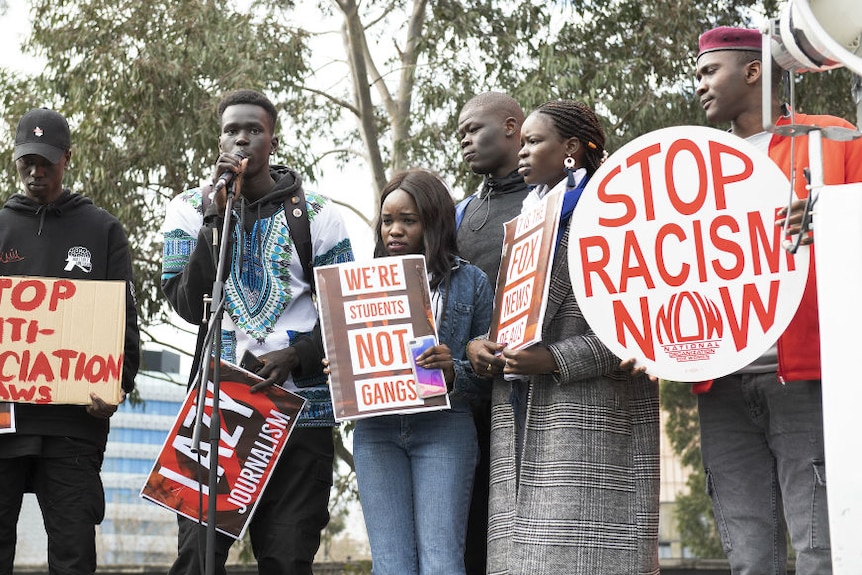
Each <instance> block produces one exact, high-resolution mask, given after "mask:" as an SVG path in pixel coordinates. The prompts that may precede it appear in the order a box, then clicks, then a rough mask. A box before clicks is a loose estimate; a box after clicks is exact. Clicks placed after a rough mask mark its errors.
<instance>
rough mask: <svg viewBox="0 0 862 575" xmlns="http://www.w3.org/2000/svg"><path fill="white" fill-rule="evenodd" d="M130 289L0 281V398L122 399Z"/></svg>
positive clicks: (46, 280) (49, 400)
mask: <svg viewBox="0 0 862 575" xmlns="http://www.w3.org/2000/svg"><path fill="white" fill-rule="evenodd" d="M126 289H127V288H126V284H125V282H123V281H92V280H67V279H57V278H42V277H34V276H20V277H0V401H13V402H22V403H66V404H79V405H86V404H88V403H90V392H95V393H97V394H98V395H99V397H101V398H102V399H103V400H105V401H106V402H108V403H113V404H117V403H119V401H120V383H121V378H122V375H123V345H124V342H125V328H126Z"/></svg>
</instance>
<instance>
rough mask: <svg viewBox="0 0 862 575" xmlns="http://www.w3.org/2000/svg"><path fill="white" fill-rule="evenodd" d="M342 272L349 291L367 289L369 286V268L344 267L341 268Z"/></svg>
mask: <svg viewBox="0 0 862 575" xmlns="http://www.w3.org/2000/svg"><path fill="white" fill-rule="evenodd" d="M342 273H343V274H344V279H345V281H346V282H347V287H348V289H349V290H350V291H356V290H358V289H368V288H369V287H371V281H370V273H371V270H370V269H369V268H352V267H345V268H344V269H343V270H342Z"/></svg>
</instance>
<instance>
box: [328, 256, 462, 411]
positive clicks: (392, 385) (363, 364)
mask: <svg viewBox="0 0 862 575" xmlns="http://www.w3.org/2000/svg"><path fill="white" fill-rule="evenodd" d="M314 273H315V281H316V282H317V305H318V308H319V310H320V324H321V327H322V329H323V343H324V346H325V348H326V356H327V358H328V359H329V370H330V385H331V389H332V403H333V407H334V408H335V419H336V420H338V421H343V420H346V419H359V418H363V417H369V416H373V415H381V414H386V413H413V412H417V411H431V410H438V409H446V408H448V407H449V396H448V395H442V396H437V397H430V398H426V399H421V398H420V397H419V395H418V393H417V391H416V382H415V376H414V375H413V370H412V366H411V360H410V351H409V349H408V347H407V342H408V341H410V340H412V339H414V338H418V337H420V336H425V335H436V329H435V327H434V315H433V310H432V308H431V291H430V289H429V287H428V275H427V272H426V270H425V257H424V256H422V255H413V256H397V257H386V258H376V259H373V260H369V261H365V262H349V263H343V264H337V265H332V266H322V267H317V268H314Z"/></svg>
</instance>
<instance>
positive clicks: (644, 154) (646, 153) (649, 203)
mask: <svg viewBox="0 0 862 575" xmlns="http://www.w3.org/2000/svg"><path fill="white" fill-rule="evenodd" d="M660 152H661V145H660V144H653V145H652V146H647V147H646V148H644V149H643V150H641V151H639V152H636V153H634V154H632V155H631V156H630V157H629V158H628V160H627V161H626V166H627V167H629V168H630V167H632V166H633V165H635V164H640V166H641V181H642V182H643V186H642V189H643V193H644V211H645V217H646V221H648V222H650V221H652V220H654V219H655V201H654V200H653V194H652V176H651V175H650V169H649V159H650V158H651V157H652V156H655V155H656V154H658V153H660Z"/></svg>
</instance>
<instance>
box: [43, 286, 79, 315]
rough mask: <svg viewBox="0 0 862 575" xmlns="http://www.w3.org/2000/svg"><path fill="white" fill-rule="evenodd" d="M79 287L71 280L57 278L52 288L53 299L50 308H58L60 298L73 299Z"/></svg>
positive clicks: (53, 309) (49, 304) (52, 309)
mask: <svg viewBox="0 0 862 575" xmlns="http://www.w3.org/2000/svg"><path fill="white" fill-rule="evenodd" d="M76 290H77V288H76V287H75V284H74V283H72V282H71V281H69V280H56V281H55V282H54V286H53V288H52V289H51V299H50V301H49V302H48V309H49V310H51V311H56V310H57V305H58V303H59V302H60V300H64V299H71V298H72V297H74V295H75V291H76Z"/></svg>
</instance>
